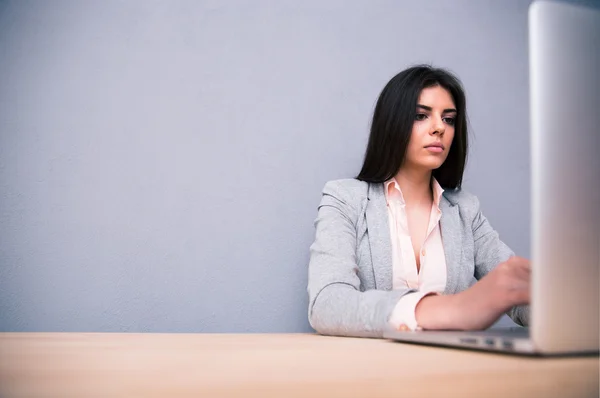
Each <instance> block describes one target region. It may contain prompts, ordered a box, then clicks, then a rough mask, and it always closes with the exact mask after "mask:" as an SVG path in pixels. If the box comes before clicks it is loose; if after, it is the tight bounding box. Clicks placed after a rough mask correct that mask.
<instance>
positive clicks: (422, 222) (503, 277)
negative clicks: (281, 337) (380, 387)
mask: <svg viewBox="0 0 600 398" xmlns="http://www.w3.org/2000/svg"><path fill="white" fill-rule="evenodd" d="M467 147H468V145H467V116H466V109H465V95H464V92H463V89H462V87H461V84H460V82H459V81H458V79H457V78H456V77H454V76H453V75H452V74H451V73H449V72H447V71H445V70H443V69H436V68H432V67H429V66H416V67H412V68H409V69H407V70H404V71H403V72H400V73H399V74H398V75H396V76H395V77H394V78H393V79H392V80H390V82H389V83H388V84H387V85H386V86H385V88H384V89H383V91H382V92H381V95H380V96H379V99H378V101H377V105H376V107H375V112H374V115H373V121H372V125H371V133H370V136H369V142H368V145H367V151H366V155H365V159H364V164H363V167H362V170H361V171H360V174H359V175H358V176H357V177H356V179H347V180H338V181H330V182H328V183H327V184H326V185H325V188H324V189H323V196H322V200H321V204H320V205H319V210H318V215H317V219H316V221H315V227H316V237H315V241H314V243H313V244H312V246H311V256H310V264H309V278H308V294H309V321H310V324H311V325H312V327H313V328H314V329H315V330H316V331H317V332H319V333H321V334H329V335H341V336H365V337H381V336H382V334H383V331H384V330H385V329H387V328H390V327H392V328H396V329H398V330H416V329H421V328H422V329H454V330H474V329H485V328H487V327H489V326H491V325H492V324H493V323H494V322H495V321H497V320H498V318H499V317H500V316H502V314H504V313H508V315H509V316H510V317H511V318H512V319H513V320H514V321H515V322H517V323H518V324H521V325H527V324H528V322H529V307H527V306H526V305H527V304H529V276H530V268H529V261H528V260H526V259H523V258H519V257H515V256H514V255H513V253H512V252H511V250H510V249H509V248H508V247H507V246H506V245H505V244H504V243H503V242H502V241H500V239H499V237H498V234H497V233H496V232H495V231H494V230H493V229H492V227H491V226H490V224H489V223H488V221H487V220H486V218H485V217H484V216H483V215H482V214H481V211H480V209H479V201H478V200H477V198H476V197H475V196H473V195H471V194H469V193H467V192H465V191H462V190H461V189H460V188H461V182H462V176H463V171H464V167H465V162H466V157H467Z"/></svg>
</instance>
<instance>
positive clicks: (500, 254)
mask: <svg viewBox="0 0 600 398" xmlns="http://www.w3.org/2000/svg"><path fill="white" fill-rule="evenodd" d="M474 201H475V209H476V211H475V217H474V218H473V224H472V226H473V239H474V246H475V278H476V279H477V280H479V279H481V278H483V277H484V276H485V275H487V273H488V272H490V271H491V270H492V269H494V268H495V267H496V266H497V265H498V264H500V263H502V262H504V261H506V260H508V259H509V257H511V256H514V252H513V251H512V250H511V249H510V248H509V247H508V246H507V245H506V244H505V243H504V242H502V241H501V240H500V237H499V235H498V232H496V231H495V230H494V229H493V228H492V226H491V225H490V223H489V221H488V220H487V218H485V216H484V215H483V214H482V213H481V208H480V204H479V200H478V199H477V198H476V197H474ZM507 315H508V316H509V317H510V318H511V319H512V320H513V321H514V322H515V323H517V324H519V325H521V326H528V325H529V306H528V305H527V306H515V307H513V308H511V309H510V310H509V311H508V312H507Z"/></svg>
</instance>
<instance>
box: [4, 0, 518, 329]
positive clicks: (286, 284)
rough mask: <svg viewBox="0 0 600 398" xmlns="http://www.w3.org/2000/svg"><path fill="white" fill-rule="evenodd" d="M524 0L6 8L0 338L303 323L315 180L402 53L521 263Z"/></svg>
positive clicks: (343, 168)
mask: <svg viewBox="0 0 600 398" xmlns="http://www.w3.org/2000/svg"><path fill="white" fill-rule="evenodd" d="M528 5H529V1H525V0H510V1H502V2H500V1H496V0H487V1H476V0H461V1H448V0H437V1H428V2H416V1H366V0H365V1H341V0H340V1H318V0H312V1H306V2H297V1H275V0H273V1H241V0H240V1H208V0H207V1H172V2H171V1H169V2H167V1H145V0H144V1H142V0H139V1H127V2H121V1H76V0H73V1H51V2H50V1H41V0H40V1H2V2H0V331H152V332H192V331H199V332H300V331H308V330H310V327H309V325H308V322H307V319H306V307H307V296H306V290H305V286H306V279H307V270H306V269H307V262H308V247H309V246H310V244H311V242H312V239H313V233H314V232H313V226H312V222H313V220H314V218H315V216H316V206H317V204H318V202H319V198H320V190H321V188H322V186H323V184H324V183H325V182H326V181H327V180H330V179H335V178H341V177H349V176H353V175H355V174H356V173H357V172H358V170H359V167H360V164H361V160H362V155H363V152H364V146H365V143H366V139H367V134H368V126H369V120H370V117H371V112H372V109H373V105H374V102H375V100H376V97H377V95H378V93H379V91H380V90H381V89H382V87H383V85H384V84H385V83H386V82H387V80H388V79H389V78H390V77H391V76H392V75H394V74H395V73H396V72H398V71H399V70H401V69H403V68H404V67H406V66H409V65H411V64H414V63H420V62H427V63H433V64H434V65H436V66H444V67H448V68H450V69H452V70H453V71H455V72H456V73H457V74H458V75H459V76H460V77H461V78H462V80H463V82H464V84H465V86H466V90H467V95H468V104H469V112H470V119H471V125H472V132H473V137H472V138H473V140H472V152H471V157H470V163H469V167H468V170H467V173H466V183H465V187H466V188H467V189H468V190H470V191H472V192H474V193H476V194H477V195H478V196H479V197H480V199H481V201H482V204H483V210H484V212H485V213H486V214H487V216H488V218H489V219H490V220H491V222H492V225H494V226H495V227H496V229H497V230H498V231H499V232H500V235H501V237H502V238H503V239H504V240H505V241H506V242H507V243H508V244H509V245H510V246H512V248H513V249H514V250H515V251H516V252H517V253H518V254H520V255H523V256H528V255H529V225H528V222H529V192H528V189H529V188H528V187H529V175H528V173H529V152H528V151H529V145H528V91H527V90H528V89H527V84H528V69H527V8H528Z"/></svg>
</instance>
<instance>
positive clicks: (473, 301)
mask: <svg viewBox="0 0 600 398" xmlns="http://www.w3.org/2000/svg"><path fill="white" fill-rule="evenodd" d="M530 275H531V269H530V262H529V260H527V259H525V258H521V257H511V258H509V259H508V260H507V261H505V262H504V263H501V264H499V265H498V266H497V267H496V268H494V269H493V270H492V271H490V272H489V273H488V274H487V275H486V276H485V277H483V278H482V279H481V280H480V281H478V282H477V283H476V284H475V285H473V286H471V287H470V288H469V289H467V290H465V291H463V292H461V293H457V294H455V295H451V296H427V297H424V298H423V299H421V301H419V303H418V304H417V308H416V309H415V316H416V318H417V323H418V324H419V325H420V326H421V327H423V328H425V329H455V330H456V329H459V330H479V329H486V328H488V327H490V326H491V325H493V324H494V322H496V321H497V320H498V318H500V316H502V314H504V313H505V312H506V311H508V310H509V309H510V308H512V307H514V306H515V305H523V304H529V300H530Z"/></svg>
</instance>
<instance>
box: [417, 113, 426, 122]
mask: <svg viewBox="0 0 600 398" xmlns="http://www.w3.org/2000/svg"><path fill="white" fill-rule="evenodd" d="M425 119H427V115H426V114H424V113H417V115H416V116H415V120H425Z"/></svg>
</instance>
